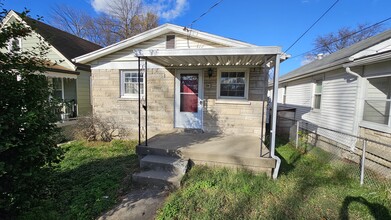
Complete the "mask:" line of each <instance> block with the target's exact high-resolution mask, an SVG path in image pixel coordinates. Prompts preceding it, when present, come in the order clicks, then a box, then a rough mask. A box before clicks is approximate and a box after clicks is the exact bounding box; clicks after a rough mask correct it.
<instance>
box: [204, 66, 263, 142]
mask: <svg viewBox="0 0 391 220" xmlns="http://www.w3.org/2000/svg"><path fill="white" fill-rule="evenodd" d="M249 74H250V75H249V94H248V101H247V102H240V101H236V102H235V101H228V100H218V99H217V98H216V97H217V70H216V69H214V73H213V75H212V77H210V78H209V77H208V76H207V74H206V71H205V73H204V99H205V103H204V130H205V131H207V132H219V133H226V134H249V135H257V136H260V134H261V130H262V129H261V128H262V126H264V124H265V122H263V123H262V113H263V114H264V115H266V105H267V103H266V102H265V104H264V100H266V98H267V81H266V80H265V79H266V76H265V73H263V72H262V69H261V68H250V72H249ZM264 120H266V116H265V117H264Z"/></svg>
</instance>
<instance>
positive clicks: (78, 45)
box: [2, 10, 101, 120]
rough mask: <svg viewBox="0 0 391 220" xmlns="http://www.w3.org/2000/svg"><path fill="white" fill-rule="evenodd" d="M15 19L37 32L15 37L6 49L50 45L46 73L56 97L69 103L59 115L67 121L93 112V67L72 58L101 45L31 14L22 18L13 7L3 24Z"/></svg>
mask: <svg viewBox="0 0 391 220" xmlns="http://www.w3.org/2000/svg"><path fill="white" fill-rule="evenodd" d="M12 22H22V23H23V24H25V25H27V26H29V27H31V28H32V29H33V33H32V35H31V36H29V37H26V38H18V39H13V40H12V41H11V42H9V47H8V48H4V49H8V50H21V51H23V50H30V51H34V50H35V49H34V47H37V45H38V43H42V42H43V43H44V44H45V45H47V46H48V47H49V48H48V51H47V54H46V55H45V57H46V58H47V59H48V60H49V61H50V66H49V67H48V70H47V71H46V72H45V73H44V74H45V75H46V76H47V78H48V80H49V82H50V83H51V85H52V86H53V93H54V96H57V97H58V98H59V99H61V100H63V102H64V103H66V104H67V105H64V106H67V108H66V107H64V109H63V112H62V113H60V115H59V117H60V116H61V117H62V119H63V120H64V119H68V118H72V117H77V116H81V115H88V114H90V113H91V111H92V107H91V100H90V97H91V96H90V75H91V71H90V67H89V66H88V65H84V64H78V63H75V62H72V58H74V57H76V56H80V55H82V54H86V53H89V52H91V51H94V50H97V49H100V48H101V46H99V45H96V44H94V43H92V42H89V41H86V40H84V39H81V38H79V37H76V36H74V35H72V34H69V33H67V32H64V31H61V30H59V29H57V28H54V27H52V26H50V25H47V24H45V23H43V22H41V21H37V20H34V19H32V18H29V17H25V18H23V19H22V17H21V16H20V14H18V13H16V12H14V11H12V10H11V11H10V12H9V13H8V14H7V16H6V17H5V18H4V19H3V21H2V27H4V26H5V25H8V24H10V23H12ZM42 39H43V40H42Z"/></svg>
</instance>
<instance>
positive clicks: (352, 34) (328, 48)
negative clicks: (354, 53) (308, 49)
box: [307, 24, 383, 56]
mask: <svg viewBox="0 0 391 220" xmlns="http://www.w3.org/2000/svg"><path fill="white" fill-rule="evenodd" d="M381 31H383V27H382V26H381V25H375V26H368V25H367V24H358V25H357V27H355V28H349V27H343V28H340V29H339V30H338V31H337V32H332V33H328V34H325V35H322V36H318V37H317V38H316V39H315V42H314V46H315V48H316V49H315V50H314V51H313V52H312V54H309V55H316V54H320V53H322V54H331V53H334V52H336V51H338V50H341V49H343V48H345V47H349V46H351V45H352V44H354V43H357V42H359V41H362V40H365V39H367V38H369V37H372V36H374V35H376V34H378V33H380V32H381ZM307 56H308V55H307Z"/></svg>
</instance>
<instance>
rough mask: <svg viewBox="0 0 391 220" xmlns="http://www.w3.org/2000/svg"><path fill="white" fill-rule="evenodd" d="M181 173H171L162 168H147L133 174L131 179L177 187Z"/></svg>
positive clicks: (179, 183)
mask: <svg viewBox="0 0 391 220" xmlns="http://www.w3.org/2000/svg"><path fill="white" fill-rule="evenodd" d="M182 177H183V174H177V173H172V172H168V171H162V170H160V171H159V170H148V171H142V172H140V173H135V174H133V176H132V178H133V181H135V182H138V183H143V184H151V185H158V186H168V187H170V188H179V187H180V185H181V179H182Z"/></svg>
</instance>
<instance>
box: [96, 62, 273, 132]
mask: <svg viewBox="0 0 391 220" xmlns="http://www.w3.org/2000/svg"><path fill="white" fill-rule="evenodd" d="M261 70H262V69H261V68H251V69H250V71H249V95H248V100H247V101H226V100H217V98H216V97H217V92H216V91H217V68H214V69H213V71H214V73H213V75H212V77H210V78H209V77H208V75H207V72H208V69H204V82H203V85H204V100H205V102H204V108H203V109H204V111H203V130H204V131H205V132H218V133H225V134H246V135H257V136H259V135H260V133H261V128H262V126H264V124H265V123H262V113H264V114H265V113H266V102H265V104H264V102H263V100H265V99H266V97H267V96H266V94H267V81H265V79H266V74H265V73H263V72H262V71H261ZM147 74H148V85H147V88H148V137H151V136H152V135H154V134H157V133H160V132H162V131H167V130H170V129H172V128H173V127H174V98H175V77H174V75H175V71H174V70H172V71H168V70H166V69H163V68H157V69H148V73H147ZM92 104H93V112H94V114H95V115H97V116H101V117H104V118H111V119H113V120H115V121H116V122H118V123H120V124H121V125H122V126H124V127H125V128H126V129H127V130H128V132H129V137H136V136H137V135H138V100H137V99H124V98H120V70H118V69H103V70H102V69H93V70H92ZM141 112H142V115H141V124H142V129H144V125H145V122H144V120H145V119H144V110H142V111H141Z"/></svg>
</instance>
